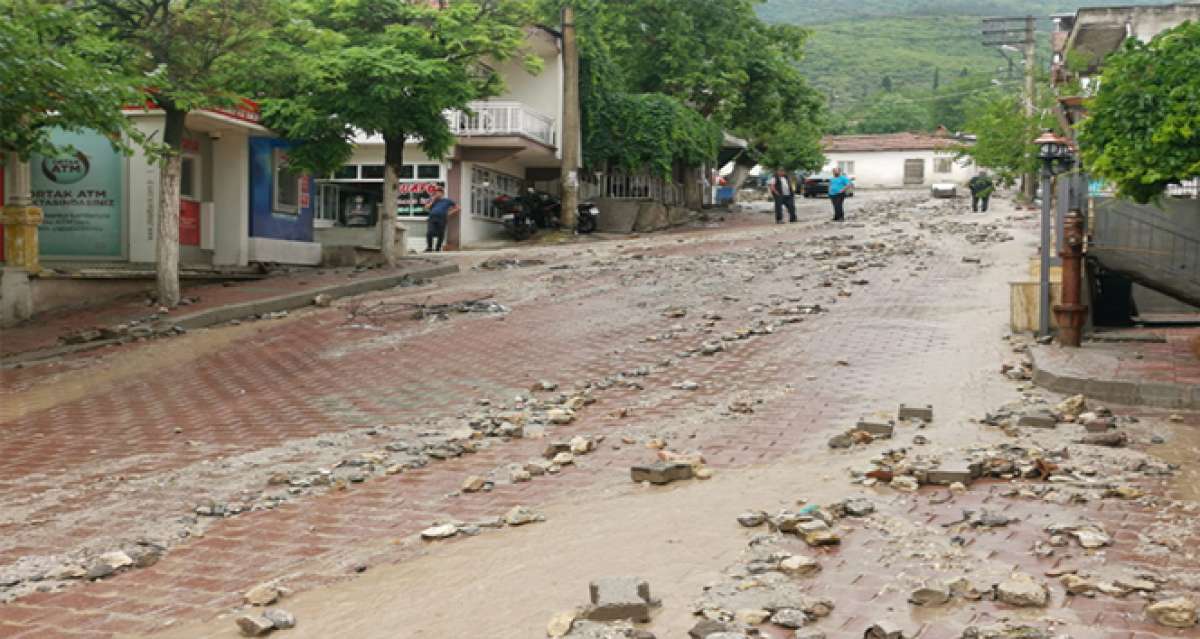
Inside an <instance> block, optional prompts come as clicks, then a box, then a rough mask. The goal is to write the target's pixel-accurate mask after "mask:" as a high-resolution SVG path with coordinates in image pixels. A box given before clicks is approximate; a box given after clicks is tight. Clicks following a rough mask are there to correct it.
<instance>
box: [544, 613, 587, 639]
mask: <svg viewBox="0 0 1200 639" xmlns="http://www.w3.org/2000/svg"><path fill="white" fill-rule="evenodd" d="M578 616H579V613H578V612H577V611H574V610H570V611H567V612H560V613H558V614H557V615H554V616H553V617H551V618H550V623H548V624H546V636H547V637H551V638H552V639H561V638H562V637H565V636H567V634H568V633H570V632H571V626H572V625H574V624H575V618H576V617H578Z"/></svg>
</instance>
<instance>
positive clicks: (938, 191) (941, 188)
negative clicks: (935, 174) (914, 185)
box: [929, 182, 958, 198]
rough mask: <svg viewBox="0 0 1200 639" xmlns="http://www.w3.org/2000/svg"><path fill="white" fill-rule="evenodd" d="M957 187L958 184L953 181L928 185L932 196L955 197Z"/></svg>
mask: <svg viewBox="0 0 1200 639" xmlns="http://www.w3.org/2000/svg"><path fill="white" fill-rule="evenodd" d="M957 188H958V185H956V184H954V183H953V182H938V183H936V184H934V185H933V186H932V187H930V189H929V190H930V194H931V195H933V197H938V198H941V197H957V196H958V193H957V190H956V189H957Z"/></svg>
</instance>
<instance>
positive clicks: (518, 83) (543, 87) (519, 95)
mask: <svg viewBox="0 0 1200 639" xmlns="http://www.w3.org/2000/svg"><path fill="white" fill-rule="evenodd" d="M561 60H562V56H561V55H556V56H553V57H546V56H543V57H542V71H541V73H539V74H537V75H534V74H531V73H529V71H527V70H525V67H524V65H522V64H521V61H520V60H518V59H516V58H514V59H511V60H506V61H505V62H502V63H500V64H499V66H497V67H496V71H497V72H499V73H500V75H502V76H503V77H504V91H502V92H501V93H500V95H499V96H497V97H496V98H494V99H495V100H502V101H503V100H512V101H516V102H520V103H522V104H525V105H527V106H529V107H530V108H531V109H533V110H534V111H537V112H538V113H541V114H543V115H548V116H550V117H552V118H555V119H556V120H558V121H559V122H561V121H562V65H561Z"/></svg>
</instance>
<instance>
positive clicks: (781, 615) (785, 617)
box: [771, 608, 809, 629]
mask: <svg viewBox="0 0 1200 639" xmlns="http://www.w3.org/2000/svg"><path fill="white" fill-rule="evenodd" d="M808 622H809V618H808V615H806V614H804V611H803V610H797V609H795V608H780V609H779V610H776V611H775V612H774V613H773V614H772V615H771V623H773V624H775V625H776V626H780V627H782V628H792V629H795V628H800V627H803V626H804V625H805V624H807V623H808Z"/></svg>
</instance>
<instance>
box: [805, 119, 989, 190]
mask: <svg viewBox="0 0 1200 639" xmlns="http://www.w3.org/2000/svg"><path fill="white" fill-rule="evenodd" d="M971 142H972V140H971V139H970V138H969V137H966V136H960V137H957V138H956V137H952V136H950V135H949V134H940V135H927V134H919V133H886V134H880V135H838V136H828V137H826V138H825V139H824V141H823V143H822V144H823V147H824V151H825V157H826V159H827V163H826V165H825V168H824V169H823V170H824V171H832V170H833V169H834V168H840V169H841V170H842V171H843V172H844V173H846V174H847V175H850V176H851V177H853V178H854V184H855V186H856V187H858V188H868V189H869V188H883V189H900V188H920V187H928V186H931V185H933V184H935V183H942V182H952V183H955V184H964V183H965V182H966V181H967V180H969V179H971V177H972V176H974V175H975V174H976V173H977V171H978V169H977V168H976V166H975V164H974V163H973V162H972V161H971V160H970V158H963V159H961V160H960V159H957V157H956V156H957V151H956V150H955V149H957V148H958V147H961V146H962V145H964V144H970V143H971Z"/></svg>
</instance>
